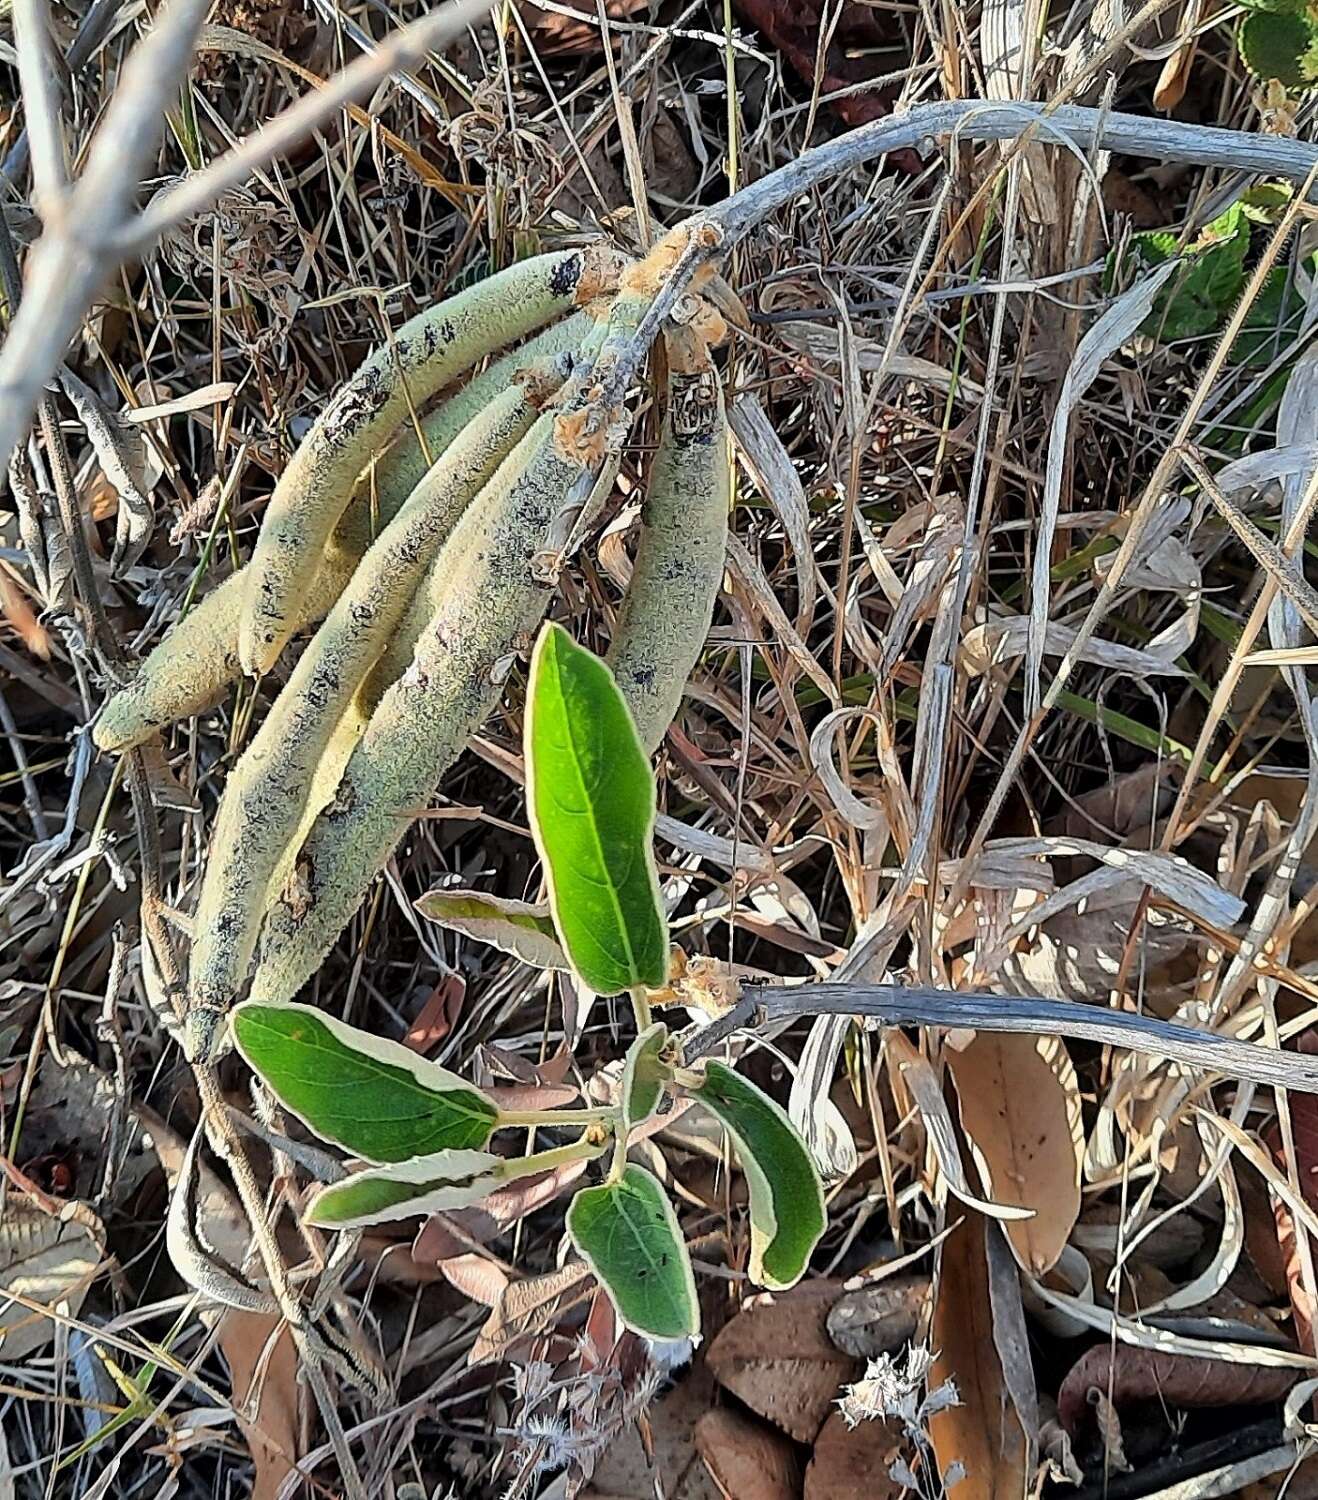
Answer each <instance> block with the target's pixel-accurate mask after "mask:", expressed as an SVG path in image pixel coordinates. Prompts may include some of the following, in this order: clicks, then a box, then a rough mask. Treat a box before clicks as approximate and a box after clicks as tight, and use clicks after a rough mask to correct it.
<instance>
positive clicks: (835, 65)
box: [734, 0, 919, 171]
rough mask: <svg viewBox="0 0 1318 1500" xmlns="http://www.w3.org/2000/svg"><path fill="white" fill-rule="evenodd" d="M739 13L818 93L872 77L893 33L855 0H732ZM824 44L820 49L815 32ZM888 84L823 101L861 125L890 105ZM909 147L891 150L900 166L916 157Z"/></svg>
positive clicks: (840, 115)
mask: <svg viewBox="0 0 1318 1500" xmlns="http://www.w3.org/2000/svg"><path fill="white" fill-rule="evenodd" d="M734 8H735V9H736V10H737V12H738V13H739V14H740V15H741V17H742V18H743V19H744V20H746V21H749V22H750V24H751V25H752V26H755V27H757V28H758V29H759V30H760V31H761V32H763V34H764V37H765V39H766V40H767V41H769V42H770V43H771V44H772V45H773V46H775V47H776V48H777V49H778V51H779V52H781V53H782V55H783V56H784V57H785V58H786V59H787V61H788V63H789V64H790V65H791V68H792V71H793V72H794V73H796V75H797V76H798V77H799V78H801V79H803V80H804V81H805V82H806V83H807V84H813V85H815V86H816V87H817V88H818V91H819V92H820V93H821V94H832V93H836V92H837V91H838V90H840V89H845V88H847V87H848V86H849V85H852V84H857V83H864V82H866V81H867V80H868V79H871V78H877V77H879V76H880V75H881V74H882V73H884V72H885V71H886V69H887V65H886V64H885V62H884V61H883V57H882V56H881V52H882V50H883V49H884V48H885V47H891V46H892V45H893V43H894V41H895V40H896V37H897V35H898V33H896V32H895V30H894V29H893V28H892V27H891V23H889V24H888V25H887V26H885V24H884V22H885V20H886V18H885V17H884V16H882V14H881V13H880V12H879V11H877V10H873V9H871V8H870V7H869V6H867V5H862V4H858V3H856V0H844V3H843V4H842V5H841V6H831V5H827V4H824V3H822V0H735V3H734ZM821 36H822V37H824V38H825V40H826V45H825V46H824V49H823V55H822V57H821V55H820V38H821ZM892 99H893V93H892V90H891V89H877V88H876V89H869V90H864V91H862V92H858V93H854V94H848V95H847V96H846V97H844V98H841V99H834V100H831V101H830V103H829V105H828V106H827V107H828V108H829V109H831V110H832V111H833V113H835V114H836V115H837V116H838V118H839V119H841V120H843V121H844V122H845V123H846V124H848V125H864V124H865V123H866V122H867V121H869V120H876V119H878V118H879V117H880V116H881V115H886V114H888V113H889V112H890V111H891V108H892ZM918 159H919V158H918V157H917V156H916V154H915V152H913V151H899V152H894V153H893V156H892V160H893V161H895V162H896V163H897V165H898V166H900V167H901V168H902V170H903V171H910V170H912V169H913V166H912V164H913V162H915V161H918Z"/></svg>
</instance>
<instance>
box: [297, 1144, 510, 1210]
mask: <svg viewBox="0 0 1318 1500" xmlns="http://www.w3.org/2000/svg"><path fill="white" fill-rule="evenodd" d="M507 1168H508V1163H507V1161H506V1160H505V1159H504V1158H503V1157H502V1156H492V1155H491V1154H490V1153H489V1152H488V1151H440V1152H437V1153H436V1154H435V1155H433V1156H421V1157H415V1158H413V1159H412V1160H411V1161H404V1162H397V1163H395V1164H394V1165H393V1166H389V1167H368V1168H367V1169H366V1170H365V1171H363V1172H355V1173H354V1174H353V1175H352V1176H351V1177H348V1178H345V1180H344V1181H343V1182H335V1183H332V1184H331V1185H330V1186H329V1187H326V1188H322V1189H321V1190H320V1192H319V1193H317V1194H316V1196H315V1197H314V1198H313V1199H312V1200H311V1202H310V1204H309V1205H308V1206H307V1211H306V1214H305V1217H306V1219H307V1220H308V1221H309V1222H310V1223H312V1224H319V1225H321V1226H323V1227H324V1228H327V1229H359V1228H362V1227H364V1226H365V1225H367V1224H384V1223H388V1222H389V1221H391V1220H394V1219H410V1218H413V1217H415V1216H416V1215H417V1214H431V1213H436V1212H438V1211H439V1210H441V1209H450V1208H466V1207H468V1206H469V1205H471V1204H473V1203H479V1202H480V1201H481V1199H482V1198H488V1197H489V1195H490V1194H491V1193H492V1192H494V1191H495V1189H496V1188H499V1187H502V1186H503V1184H504V1182H505V1181H506V1180H507V1175H508V1174H507Z"/></svg>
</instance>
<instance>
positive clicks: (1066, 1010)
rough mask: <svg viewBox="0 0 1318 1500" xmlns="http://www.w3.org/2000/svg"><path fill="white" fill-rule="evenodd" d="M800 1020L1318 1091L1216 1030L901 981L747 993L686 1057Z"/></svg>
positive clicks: (1295, 1066)
mask: <svg viewBox="0 0 1318 1500" xmlns="http://www.w3.org/2000/svg"><path fill="white" fill-rule="evenodd" d="M798 1016H855V1017H857V1018H858V1019H865V1020H870V1021H876V1022H877V1023H878V1024H879V1025H880V1026H934V1027H940V1028H943V1029H946V1030H955V1029H957V1028H963V1027H964V1028H970V1029H972V1030H975V1031H992V1032H1017V1033H1023V1034H1024V1035H1026V1036H1063V1037H1072V1038H1074V1039H1075V1040H1077V1041H1082V1042H1097V1043H1098V1044H1099V1045H1101V1046H1105V1047H1124V1048H1126V1049H1127V1051H1130V1052H1142V1053H1145V1054H1146V1055H1148V1056H1151V1057H1156V1058H1158V1059H1160V1060H1161V1061H1166V1062H1174V1063H1178V1064H1180V1065H1181V1066H1182V1067H1186V1068H1197V1069H1199V1070H1200V1071H1202V1072H1206V1073H1222V1074H1225V1075H1226V1076H1227V1077H1229V1078H1239V1079H1244V1080H1247V1081H1248V1082H1251V1083H1262V1084H1269V1085H1271V1086H1272V1087H1274V1088H1287V1089H1298V1090H1299V1091H1301V1092H1302V1093H1306V1094H1315V1093H1318V1059H1314V1058H1311V1057H1307V1056H1305V1055H1303V1054H1301V1053H1298V1052H1280V1051H1273V1050H1271V1049H1270V1048H1267V1047H1259V1046H1254V1045H1251V1044H1250V1043H1249V1042H1238V1041H1235V1040H1234V1039H1233V1038H1231V1037H1226V1036H1221V1035H1220V1034H1219V1033H1217V1032H1215V1031H1202V1030H1199V1029H1198V1028H1196V1027H1194V1026H1178V1025H1176V1024H1175V1023H1174V1022H1171V1021H1160V1020H1158V1019H1157V1017H1156V1016H1140V1015H1134V1014H1132V1013H1131V1012H1129V1011H1118V1010H1103V1009H1101V1008H1099V1007H1097V1006H1093V1005H1082V1004H1080V1003H1079V1002H1078V1001H1075V1000H1052V999H1047V998H1043V999H1020V998H1018V997H1016V996H1014V995H989V994H978V993H973V992H969V991H967V992H965V993H959V992H957V991H955V990H939V989H934V988H931V987H924V986H910V987H907V986H904V985H895V984H795V985H763V986H759V985H756V986H750V987H748V988H747V989H746V991H745V993H744V994H743V996H742V998H741V1000H739V1001H738V1002H737V1004H736V1005H735V1006H733V1008H732V1009H731V1010H730V1011H728V1013H727V1014H726V1015H723V1016H720V1017H719V1019H718V1020H717V1021H715V1022H714V1023H713V1024H712V1025H710V1026H706V1027H705V1028H704V1029H703V1030H701V1031H698V1032H697V1033H696V1034H695V1036H694V1037H693V1038H692V1040H691V1041H690V1042H689V1043H688V1044H687V1047H686V1055H687V1057H688V1058H689V1059H694V1058H697V1057H704V1056H706V1055H707V1054H708V1053H710V1052H712V1051H713V1050H714V1049H715V1048H716V1047H718V1046H719V1045H720V1044H721V1043H723V1042H724V1041H726V1040H727V1039H728V1038H729V1037H730V1036H732V1035H733V1033H734V1032H737V1031H747V1030H751V1031H753V1030H755V1029H756V1028H758V1027H761V1026H767V1025H770V1024H771V1023H772V1022H775V1021H790V1020H794V1019H795V1018H796V1017H798Z"/></svg>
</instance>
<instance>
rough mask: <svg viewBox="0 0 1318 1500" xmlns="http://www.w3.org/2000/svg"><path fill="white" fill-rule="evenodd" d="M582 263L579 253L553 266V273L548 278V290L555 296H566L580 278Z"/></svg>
mask: <svg viewBox="0 0 1318 1500" xmlns="http://www.w3.org/2000/svg"><path fill="white" fill-rule="evenodd" d="M582 265H583V260H582V257H581V256H580V255H571V256H569V257H568V258H567V259H566V260H564V261H560V262H559V264H558V265H556V266H555V267H554V273H553V275H552V276H551V277H550V278H549V290H550V291H551V292H553V294H554V296H555V297H566V296H567V294H568V293H569V292H570V291H571V290H572V289H573V287H575V286H576V284H577V282H578V281H580V280H581V268H582Z"/></svg>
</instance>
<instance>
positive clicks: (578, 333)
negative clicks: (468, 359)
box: [362, 312, 595, 496]
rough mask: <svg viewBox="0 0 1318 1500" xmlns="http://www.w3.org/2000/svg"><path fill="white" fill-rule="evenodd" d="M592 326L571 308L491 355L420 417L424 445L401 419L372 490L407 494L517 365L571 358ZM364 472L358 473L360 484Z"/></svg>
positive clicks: (588, 317)
mask: <svg viewBox="0 0 1318 1500" xmlns="http://www.w3.org/2000/svg"><path fill="white" fill-rule="evenodd" d="M594 328H595V320H594V319H593V318H592V317H591V315H590V314H589V313H587V312H579V313H574V314H573V315H572V316H571V317H570V318H560V319H559V320H558V322H556V323H551V324H550V325H549V327H548V328H546V329H544V330H543V331H542V332H540V333H538V334H536V335H535V337H534V338H530V339H527V341H526V342H525V343H524V344H519V345H518V346H517V348H516V349H514V350H512V351H511V352H510V353H508V354H505V355H502V356H501V357H500V358H499V359H496V360H495V361H494V363H493V364H492V365H491V366H490V368H489V369H488V370H486V371H485V372H484V373H483V374H480V375H477V376H475V377H474V378H473V379H471V380H469V381H467V382H466V384H465V385H463V386H461V387H460V388H459V389H458V390H456V391H455V392H454V393H453V394H452V395H451V396H450V397H449V398H448V400H446V401H441V402H440V404H439V405H438V406H437V407H436V408H435V409H434V411H432V412H430V413H428V414H427V415H426V416H424V417H422V418H421V432H422V434H423V436H424V437H425V448H424V449H423V448H422V446H421V443H420V442H419V441H418V439H417V435H416V429H415V428H414V427H413V426H412V424H411V422H410V421H408V422H405V423H404V424H403V426H402V428H401V429H400V430H399V435H398V441H397V442H396V443H394V445H393V446H392V447H391V448H390V449H389V450H388V451H387V452H386V453H385V454H384V455H383V457H381V458H380V459H379V460H378V462H377V463H376V465H375V487H376V490H377V492H378V493H379V494H380V495H381V496H383V495H385V494H388V493H393V492H395V491H398V490H402V491H403V493H404V494H406V495H410V494H411V493H412V491H413V490H414V489H415V488H416V486H417V485H418V484H419V483H420V480H421V476H422V475H423V474H424V473H425V472H426V469H427V468H428V467H429V465H428V464H427V462H426V454H427V453H429V454H430V455H431V462H433V461H434V460H435V459H437V458H438V457H439V456H440V454H441V453H443V451H444V450H445V448H447V447H448V445H449V444H450V443H451V442H452V441H453V439H454V438H455V437H457V435H458V433H460V432H461V431H462V429H463V428H464V427H465V426H466V425H467V423H468V422H470V421H471V420H472V418H473V417H477V416H479V415H480V414H481V412H483V411H484V410H485V408H486V407H487V406H488V405H489V404H490V402H491V401H493V400H494V398H495V397H496V396H498V395H499V394H500V393H501V392H503V391H506V390H507V389H508V387H509V386H510V385H511V384H512V383H513V381H514V380H515V379H516V377H517V372H518V371H519V370H522V369H525V368H526V366H528V365H531V364H539V363H541V362H543V361H545V360H552V359H557V358H559V356H561V355H567V356H569V358H570V360H571V361H572V362H575V359H576V357H577V355H578V352H579V351H580V350H581V349H582V347H583V345H585V344H586V343H587V341H588V339H589V336H590V335H591V333H592V332H593V331H594ZM367 477H368V476H363V480H362V483H363V485H364V484H365V483H366V479H367Z"/></svg>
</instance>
